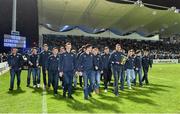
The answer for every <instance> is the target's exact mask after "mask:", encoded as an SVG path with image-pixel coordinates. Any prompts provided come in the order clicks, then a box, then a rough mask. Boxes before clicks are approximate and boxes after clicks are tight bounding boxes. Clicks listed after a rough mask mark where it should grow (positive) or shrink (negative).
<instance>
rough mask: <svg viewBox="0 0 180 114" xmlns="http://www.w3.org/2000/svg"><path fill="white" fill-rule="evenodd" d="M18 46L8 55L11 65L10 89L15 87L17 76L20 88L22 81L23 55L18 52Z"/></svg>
mask: <svg viewBox="0 0 180 114" xmlns="http://www.w3.org/2000/svg"><path fill="white" fill-rule="evenodd" d="M17 51H18V49H17V48H12V49H11V54H10V55H9V56H8V64H9V67H10V88H9V91H12V90H13V89H14V79H15V76H17V89H20V83H21V69H22V65H23V58H22V55H21V54H19V53H17Z"/></svg>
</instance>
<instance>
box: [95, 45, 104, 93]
mask: <svg viewBox="0 0 180 114" xmlns="http://www.w3.org/2000/svg"><path fill="white" fill-rule="evenodd" d="M93 55H94V56H93V65H94V71H93V78H94V79H93V83H94V90H95V92H96V94H99V88H100V76H101V71H102V59H101V56H100V54H99V49H98V48H94V49H93Z"/></svg>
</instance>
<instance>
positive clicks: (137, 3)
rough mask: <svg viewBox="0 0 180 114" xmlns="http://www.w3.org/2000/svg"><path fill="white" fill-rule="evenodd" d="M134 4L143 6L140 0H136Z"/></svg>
mask: <svg viewBox="0 0 180 114" xmlns="http://www.w3.org/2000/svg"><path fill="white" fill-rule="evenodd" d="M134 4H136V5H138V6H139V7H143V6H144V4H143V2H142V1H141V0H138V1H136V2H135V3H134Z"/></svg>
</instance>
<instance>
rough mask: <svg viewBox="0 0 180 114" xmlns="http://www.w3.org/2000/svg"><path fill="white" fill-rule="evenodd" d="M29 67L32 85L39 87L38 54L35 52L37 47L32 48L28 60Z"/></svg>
mask: <svg viewBox="0 0 180 114" xmlns="http://www.w3.org/2000/svg"><path fill="white" fill-rule="evenodd" d="M28 64H29V67H30V68H29V69H31V71H32V76H33V87H34V88H35V87H37V88H40V67H39V55H38V54H37V49H36V48H35V47H34V48H32V53H31V55H30V56H29V60H28Z"/></svg>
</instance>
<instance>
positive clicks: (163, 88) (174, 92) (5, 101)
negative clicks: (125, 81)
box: [0, 64, 180, 113]
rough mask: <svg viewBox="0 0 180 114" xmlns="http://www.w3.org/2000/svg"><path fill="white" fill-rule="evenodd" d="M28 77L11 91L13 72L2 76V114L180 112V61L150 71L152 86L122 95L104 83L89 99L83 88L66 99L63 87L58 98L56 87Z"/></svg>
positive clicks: (24, 73) (22, 77)
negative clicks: (32, 82) (34, 83)
mask: <svg viewBox="0 0 180 114" xmlns="http://www.w3.org/2000/svg"><path fill="white" fill-rule="evenodd" d="M26 76H27V72H22V76H21V88H22V90H16V86H15V90H14V91H13V92H9V91H8V88H9V78H10V77H9V73H6V74H4V75H1V76H0V112H1V113H7V112H14V113H24V112H28V113H42V112H46V111H47V112H49V113H51V112H54V113H57V112H60V113H61V112H64V113H67V112H73V113H101V112H103V113H119V112H129V113H131V112H136V113H146V112H154V113H161V112H169V113H172V112H179V113H180V91H179V90H180V64H168V65H167V64H159V65H154V66H153V69H151V70H150V72H149V80H150V85H149V86H143V88H140V87H138V85H137V86H136V87H133V90H128V89H127V87H126V88H125V90H124V91H120V96H119V97H115V96H114V94H113V93H112V90H113V88H112V87H110V88H109V91H108V93H104V91H103V86H102V85H101V87H102V88H101V94H99V95H93V97H92V98H90V100H89V101H85V100H84V99H83V91H82V89H81V88H80V87H78V88H77V90H75V92H74V94H73V97H74V100H70V99H64V98H63V97H62V89H59V94H60V95H59V96H57V97H55V96H53V91H52V90H51V91H50V92H47V93H46V92H43V90H42V88H41V89H33V88H32V87H30V88H27V87H26ZM15 82H16V81H15ZM41 82H42V80H41ZM15 85H16V83H15ZM46 107H47V108H46Z"/></svg>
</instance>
